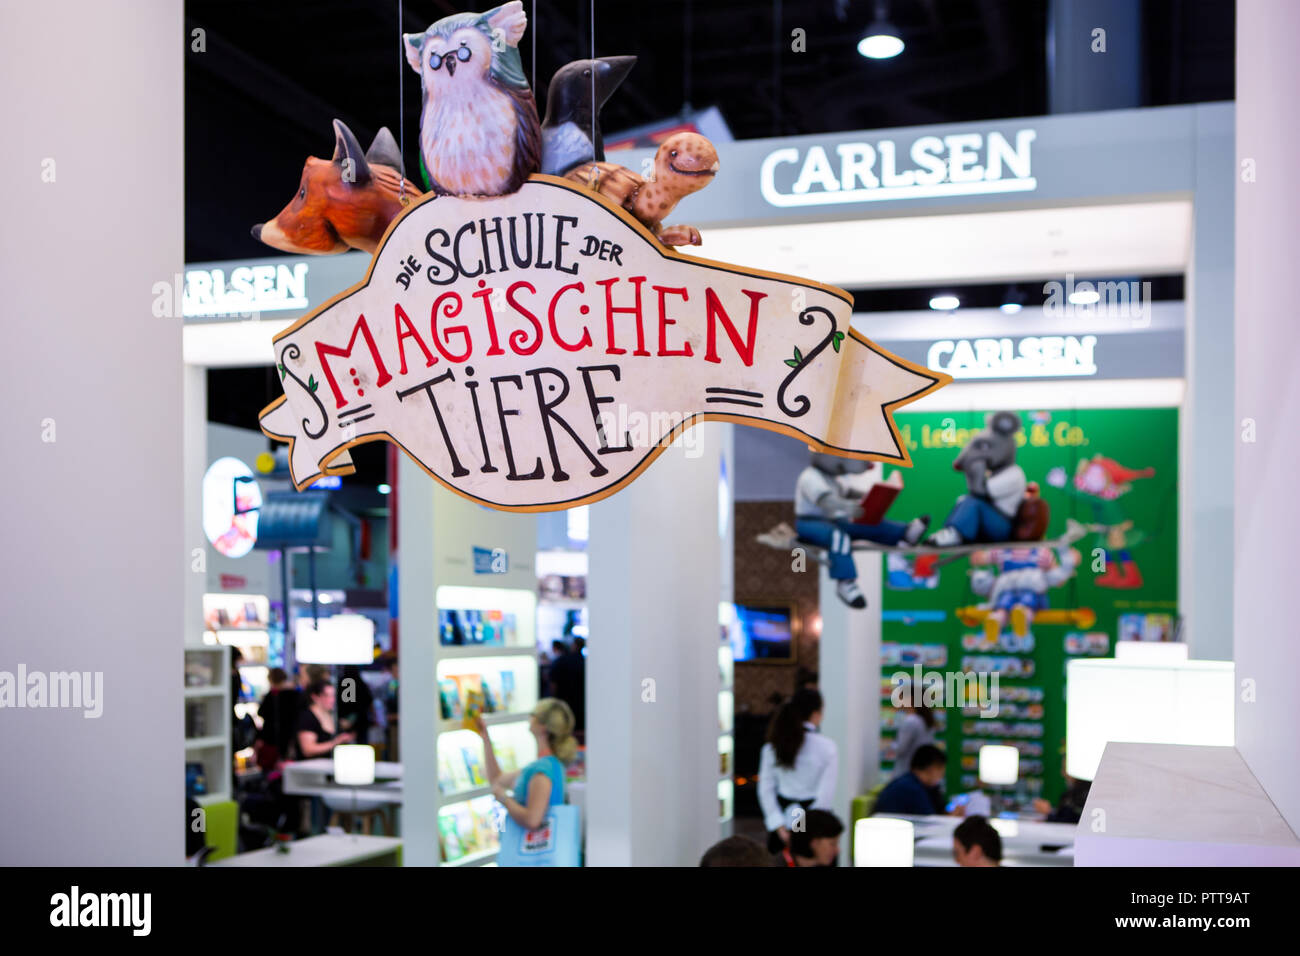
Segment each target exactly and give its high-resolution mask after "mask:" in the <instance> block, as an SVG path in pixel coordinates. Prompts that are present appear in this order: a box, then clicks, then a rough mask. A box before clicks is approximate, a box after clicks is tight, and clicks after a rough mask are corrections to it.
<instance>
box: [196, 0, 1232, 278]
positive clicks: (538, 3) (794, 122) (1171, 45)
mask: <svg viewBox="0 0 1300 956" xmlns="http://www.w3.org/2000/svg"><path fill="white" fill-rule="evenodd" d="M524 2H525V8H526V9H527V10H528V11H529V14H530V18H531V20H532V22H531V23H530V26H529V32H528V33H526V34H525V36H524V40H523V44H522V51H521V52H522V54H523V59H524V68H525V71H526V72H528V73H529V75H530V76H531V75H534V74H535V75H536V76H537V77H538V78H539V80H540V82H539V83H538V84H537V85H538V86H540V87H543V88H544V87H545V85H546V80H547V78H549V77H550V75H551V73H553V72H554V70H555V69H556V68H557V67H559V66H560V65H562V64H564V63H567V62H568V61H570V60H573V59H577V58H579V57H584V56H588V55H590V49H591V24H590V9H591V6H592V4H591V0H559V2H556V0H524ZM1134 2H1142V6H1143V11H1144V12H1143V27H1142V33H1143V36H1142V71H1141V72H1142V90H1141V92H1140V96H1139V98H1140V101H1141V102H1140V104H1127V105H1151V106H1156V105H1164V104H1169V103H1187V102H1199V101H1206V100H1216V99H1231V98H1232V95H1233V16H1234V15H1233V9H1234V8H1233V4H1231V3H1226V2H1223V0H1134ZM491 5H492V4H491V2H490V0H489V2H484V0H403V13H404V22H403V24H402V25H401V27H400V28H399V25H398V20H397V15H398V0H310V2H308V0H186V4H185V12H186V28H187V31H193V30H195V29H200V28H201V29H203V30H204V31H205V33H204V39H205V49H204V51H203V52H195V51H193V50H190V51H189V52H187V53H186V73H185V110H186V127H185V146H186V208H185V212H186V261H188V262H201V261H210V260H217V259H229V258H248V257H253V256H258V255H263V254H265V253H266V251H267V250H266V247H265V246H262V245H261V244H260V243H259V242H257V241H256V240H254V239H253V238H252V237H251V236H250V235H249V231H248V230H249V227H250V226H251V225H253V224H254V223H257V222H262V221H264V220H265V219H268V218H270V217H271V216H273V215H274V214H275V213H276V212H278V211H279V210H280V209H281V208H282V207H283V206H284V205H285V203H287V202H288V200H289V199H290V198H291V195H292V192H293V190H294V188H295V186H296V185H297V183H298V179H299V175H300V172H301V170H302V164H303V160H304V159H305V158H306V157H307V156H310V155H317V156H320V155H324V156H328V155H329V154H330V151H331V150H332V148H333V142H334V138H333V134H332V131H331V129H330V122H331V120H332V119H334V118H335V117H338V118H339V119H342V120H343V121H344V122H346V123H347V124H348V125H349V126H350V127H351V128H352V130H353V131H354V132H355V133H356V135H357V137H358V139H359V140H360V141H361V142H363V143H368V142H369V141H370V139H371V137H372V136H373V135H374V133H375V132H376V131H377V130H378V128H379V127H380V126H389V127H391V128H392V129H393V131H394V133H399V132H400V125H399V120H401V119H402V118H404V119H405V124H406V154H407V159H408V168H415V163H414V162H413V161H412V160H413V157H414V154H415V142H416V139H417V135H418V127H419V99H420V90H419V79H418V77H417V76H416V75H415V74H414V73H413V72H411V70H410V69H409V67H407V66H406V64H405V61H404V60H403V59H402V58H401V57H400V55H399V53H398V45H397V44H398V41H397V34H398V32H399V29H402V30H405V31H407V32H419V31H423V30H424V28H425V27H426V26H428V24H429V23H431V22H433V21H434V20H436V19H438V18H440V17H442V16H445V15H446V14H448V13H451V12H454V11H456V10H459V9H486V8H487V7H489V6H491ZM594 7H595V27H596V29H595V50H596V53H597V54H598V55H607V54H620V53H631V54H635V55H636V56H637V57H638V63H637V66H636V68H635V69H634V70H633V71H632V73H631V75H630V76H629V77H628V78H627V80H626V81H625V82H624V83H623V85H622V86H621V87H620V88H619V90H618V92H617V93H616V94H615V95H614V96H613V97H612V98H611V100H610V101H609V103H608V104H607V105H606V106H605V108H604V110H603V112H602V125H603V127H604V129H605V131H606V133H615V132H617V131H618V130H620V129H626V128H629V127H633V126H638V125H641V124H644V123H646V122H649V121H652V120H656V119H662V118H667V117H672V116H676V115H679V114H680V113H681V112H682V110H683V109H684V108H685V107H686V106H687V105H688V104H689V105H692V106H694V107H699V108H703V107H708V106H717V107H718V108H719V110H720V111H721V113H722V115H723V117H724V118H725V119H726V121H727V123H728V125H729V126H730V128H731V130H732V133H733V134H734V136H735V137H736V138H737V139H752V138H757V137H766V136H780V135H794V134H810V133H824V132H834V131H842V130H856V129H879V128H885V127H899V126H909V125H918V124H924V123H947V122H964V121H977V120H990V119H997V118H1005V117H1018V116H1037V115H1042V114H1045V113H1047V112H1048V96H1047V84H1048V76H1047V56H1046V52H1045V51H1046V46H1047V44H1046V37H1047V21H1048V7H1049V5H1048V3H1047V2H1046V0H893V2H892V3H891V4H890V6H889V15H890V18H891V19H892V20H893V22H894V23H895V24H896V25H897V26H898V28H899V30H900V31H901V33H902V35H903V37H904V38H905V40H906V42H907V49H906V50H905V51H904V53H903V54H902V55H901V56H899V57H897V58H895V59H893V60H880V61H878V60H866V59H864V58H862V57H861V56H859V55H858V54H857V52H856V44H857V41H858V39H859V38H860V37H861V36H862V33H863V31H864V29H865V27H866V25H867V23H868V22H869V21H870V20H871V19H872V16H873V9H874V4H873V2H872V0H781V2H775V0H656V2H654V3H642V2H633V0H596V2H595V4H594ZM777 10H779V11H780V18H779V21H778V19H777V17H776V11H777ZM534 11H535V14H534ZM778 25H779V29H778ZM795 29H801V30H803V31H805V37H806V43H807V50H806V52H801V53H794V52H792V51H791V49H790V47H791V40H790V36H791V31H793V30H795ZM534 42H535V43H536V58H535V64H534V56H533V44H534ZM399 77H400V78H402V80H403V83H404V91H403V92H404V98H399ZM539 100H540V101H541V102H539V106H540V107H541V108H542V109H543V110H544V109H545V102H544V90H543V92H541V93H539Z"/></svg>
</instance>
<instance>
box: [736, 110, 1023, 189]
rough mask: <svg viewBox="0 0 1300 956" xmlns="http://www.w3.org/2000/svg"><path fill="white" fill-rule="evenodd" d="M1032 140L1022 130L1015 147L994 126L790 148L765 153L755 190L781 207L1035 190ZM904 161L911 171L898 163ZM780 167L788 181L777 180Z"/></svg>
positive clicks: (1017, 132) (1016, 139)
mask: <svg viewBox="0 0 1300 956" xmlns="http://www.w3.org/2000/svg"><path fill="white" fill-rule="evenodd" d="M1037 137H1038V134H1037V132H1036V131H1035V130H1033V129H1022V130H1017V131H1016V133H1015V135H1014V137H1013V139H1014V141H1015V142H1014V145H1013V144H1012V141H1011V139H1008V137H1007V136H1006V135H1004V134H1002V133H1001V132H998V131H996V130H995V131H993V132H990V133H989V134H988V135H987V136H985V135H984V134H982V133H954V134H951V135H948V136H945V137H943V138H940V137H938V136H918V137H917V138H916V139H914V140H913V141H912V142H911V143H910V144H905V146H900V144H899V143H897V142H895V141H894V140H892V139H882V140H877V141H875V142H874V143H861V142H856V143H840V144H839V145H837V146H836V147H835V158H834V159H833V158H832V157H831V156H830V155H828V153H827V150H826V148H825V147H824V146H810V147H809V148H808V149H807V151H806V152H801V151H800V149H799V148H798V147H793V146H787V147H783V148H782V149H777V150H773V151H772V152H771V153H768V155H767V156H766V157H764V159H763V162H762V164H761V166H760V167H759V190H760V191H761V192H762V194H763V198H764V199H765V200H767V202H768V203H769V204H771V205H773V206H779V207H790V206H827V205H838V204H840V203H856V202H880V201H883V200H890V199H930V198H935V197H944V196H971V195H982V194H988V193H1010V192H1032V191H1033V190H1035V189H1037V188H1038V181H1037V180H1036V179H1035V178H1034V176H1033V162H1032V149H1033V143H1034V140H1035V139H1037ZM909 160H910V163H911V166H912V168H910V169H908V168H900V164H902V165H906V164H907V163H908V161H909ZM785 166H792V167H794V168H793V169H792V170H786V169H783V167H785ZM837 166H838V168H837ZM778 171H779V172H780V173H781V179H782V182H783V183H789V185H788V186H786V187H784V188H783V187H782V186H779V185H778V183H777V176H778Z"/></svg>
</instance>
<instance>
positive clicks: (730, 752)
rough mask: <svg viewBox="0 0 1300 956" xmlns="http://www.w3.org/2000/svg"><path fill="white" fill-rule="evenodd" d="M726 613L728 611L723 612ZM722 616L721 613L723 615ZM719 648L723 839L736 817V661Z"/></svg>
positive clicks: (726, 646)
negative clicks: (734, 776) (734, 780)
mask: <svg viewBox="0 0 1300 956" xmlns="http://www.w3.org/2000/svg"><path fill="white" fill-rule="evenodd" d="M722 613H725V612H722ZM720 616H721V614H720ZM721 630H722V633H723V640H722V643H720V644H719V645H718V817H719V826H720V828H721V832H722V836H723V837H724V838H725V837H729V836H731V832H732V821H733V819H734V817H735V809H736V807H735V801H736V787H735V783H734V782H733V774H734V773H735V765H736V761H735V749H736V737H735V712H736V702H735V674H736V667H735V661H734V659H733V657H732V653H731V645H730V644H729V643H728V642H727V640H726V629H725V627H724V628H721Z"/></svg>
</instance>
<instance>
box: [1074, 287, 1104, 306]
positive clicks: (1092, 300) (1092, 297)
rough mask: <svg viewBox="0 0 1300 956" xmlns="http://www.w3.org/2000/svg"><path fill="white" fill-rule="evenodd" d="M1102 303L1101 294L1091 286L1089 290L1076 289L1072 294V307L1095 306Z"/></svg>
mask: <svg viewBox="0 0 1300 956" xmlns="http://www.w3.org/2000/svg"><path fill="white" fill-rule="evenodd" d="M1100 301H1101V293H1099V292H1098V291H1097V290H1096V289H1094V288H1093V287H1092V286H1091V285H1088V286H1087V288H1083V289H1075V290H1074V291H1073V292H1071V293H1070V305H1095V304H1096V303H1098V302H1100Z"/></svg>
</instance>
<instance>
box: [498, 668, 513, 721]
mask: <svg viewBox="0 0 1300 956" xmlns="http://www.w3.org/2000/svg"><path fill="white" fill-rule="evenodd" d="M501 709H502V710H503V711H505V712H506V713H509V714H513V713H514V712H515V672H514V671H502V672H501Z"/></svg>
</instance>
